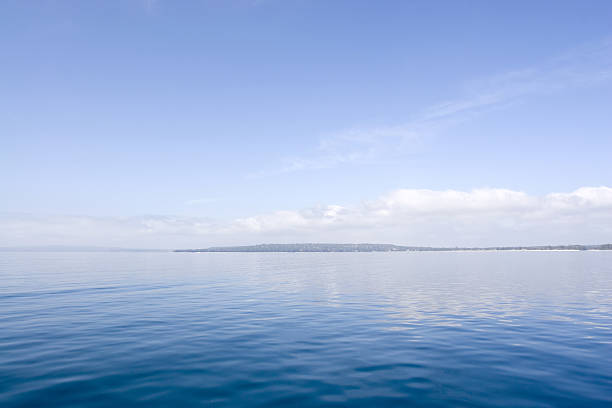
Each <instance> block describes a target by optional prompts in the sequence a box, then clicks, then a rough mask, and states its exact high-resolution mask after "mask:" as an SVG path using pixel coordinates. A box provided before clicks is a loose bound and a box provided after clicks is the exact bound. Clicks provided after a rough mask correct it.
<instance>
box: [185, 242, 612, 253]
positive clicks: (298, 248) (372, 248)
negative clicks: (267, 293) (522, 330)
mask: <svg viewBox="0 0 612 408" xmlns="http://www.w3.org/2000/svg"><path fill="white" fill-rule="evenodd" d="M609 250H612V244H600V245H537V246H536V245H534V246H512V247H501V246H500V247H459V248H457V247H454V248H453V247H415V246H402V245H394V244H319V243H305V244H258V245H244V246H228V247H210V248H201V249H175V250H174V251H173V252H189V253H194V252H195V253H200V252H486V251H489V252H492V251H525V252H526V251H556V252H558V251H609Z"/></svg>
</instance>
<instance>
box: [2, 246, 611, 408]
mask: <svg viewBox="0 0 612 408" xmlns="http://www.w3.org/2000/svg"><path fill="white" fill-rule="evenodd" d="M0 277H1V278H2V285H1V287H0V310H1V312H2V313H1V314H0V405H1V406H3V407H13V406H14V407H18V406H19V407H21V406H62V407H76V406H79V407H100V406H111V405H116V406H146V407H150V406H190V407H191V406H198V405H201V406H247V405H248V406H364V407H366V406H368V407H371V406H410V405H411V404H413V405H419V406H507V407H514V406H521V405H522V406H610V404H612V369H611V368H610V367H612V331H611V329H612V313H611V311H612V253H608V252H491V253H483V252H463V253H461V252H460V253H324V254H317V253H277V254H274V253H267V254H266V253H261V254H257V253H217V254H215V253H202V254H190V253H2V254H0Z"/></svg>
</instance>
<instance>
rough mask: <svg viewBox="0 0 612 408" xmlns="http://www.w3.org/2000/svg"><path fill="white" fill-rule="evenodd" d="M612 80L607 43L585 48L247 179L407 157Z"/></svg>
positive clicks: (477, 84) (357, 131)
mask: <svg viewBox="0 0 612 408" xmlns="http://www.w3.org/2000/svg"><path fill="white" fill-rule="evenodd" d="M610 80H612V38H606V39H605V40H603V41H600V42H597V43H593V44H588V45H584V46H583V47H580V48H576V49H573V50H570V51H568V52H566V53H565V54H563V55H561V56H558V57H556V58H554V59H551V60H549V61H546V62H544V63H542V64H540V65H538V66H534V67H530V68H526V69H521V70H515V71H510V72H505V73H502V74H499V75H495V76H491V77H487V78H482V79H478V80H474V81H470V82H468V83H466V84H465V85H464V95H463V96H462V97H460V98H457V99H451V100H447V101H443V102H441V103H439V104H436V105H433V106H430V107H427V108H425V109H423V110H422V111H421V112H419V113H417V114H415V115H414V116H413V117H412V118H411V119H409V120H408V121H407V122H405V123H403V124H400V125H394V126H386V127H376V128H354V129H348V130H343V131H339V132H334V133H331V134H329V135H328V136H325V137H323V138H322V139H321V140H320V142H319V144H318V146H316V148H315V149H314V152H313V153H312V154H310V155H306V156H295V157H286V158H285V159H283V162H282V164H281V166H280V167H279V168H277V169H276V170H272V171H261V172H258V173H253V174H251V175H250V176H251V177H261V176H266V175H271V174H278V173H287V172H293V171H300V170H315V169H325V168H332V167H336V166H339V165H343V164H350V163H372V162H377V161H381V160H388V159H390V158H393V157H397V156H398V155H406V154H409V153H411V152H412V151H413V150H414V149H415V148H418V146H419V144H420V143H422V142H423V141H424V140H427V138H428V137H430V136H433V135H436V134H439V133H441V132H442V131H443V130H445V129H448V128H450V127H452V126H453V125H456V124H458V123H462V122H466V121H470V120H473V119H475V118H477V117H479V116H481V115H483V114H485V113H487V112H490V111H492V110H497V109H502V108H504V107H506V106H508V105H511V104H513V103H516V102H518V101H521V100H523V99H525V98H528V97H530V96H534V95H542V94H550V93H555V92H561V91H563V90H567V89H570V88H576V87H583V86H589V85H594V84H598V83H602V82H605V81H610Z"/></svg>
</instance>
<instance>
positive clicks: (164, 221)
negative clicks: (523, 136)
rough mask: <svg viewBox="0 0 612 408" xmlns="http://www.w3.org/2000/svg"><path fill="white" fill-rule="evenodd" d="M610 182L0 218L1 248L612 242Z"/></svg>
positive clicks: (430, 191)
mask: <svg viewBox="0 0 612 408" xmlns="http://www.w3.org/2000/svg"><path fill="white" fill-rule="evenodd" d="M610 237H612V188H610V187H582V188H579V189H577V190H575V191H572V192H560V193H559V192H557V193H550V194H546V195H543V196H535V195H529V194H527V193H524V192H520V191H513V190H507V189H492V188H486V189H475V190H471V191H458V190H443V191H438V190H414V189H399V190H394V191H391V192H390V193H388V194H385V195H383V196H381V197H378V198H375V199H373V200H370V201H365V202H362V203H356V204H355V205H351V206H340V205H322V206H317V207H312V208H305V209H301V210H284V211H276V212H271V213H266V214H259V215H253V216H250V217H244V218H238V219H234V220H228V221H221V220H212V219H206V218H198V217H191V218H189V217H171V216H141V217H87V216H33V215H9V214H5V215H3V216H0V246H18V245H74V244H77V243H78V244H82V245H99V246H124V247H150V248H169V247H170V248H171V247H202V246H209V245H225V244H245V243H254V242H271V241H277V242H300V241H302V242H304V241H337V242H395V243H400V244H413V245H449V246H453V245H502V244H504V245H506V244H508V245H513V244H546V243H551V244H561V243H599V242H602V243H603V242H609V241H610Z"/></svg>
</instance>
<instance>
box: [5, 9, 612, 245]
mask: <svg viewBox="0 0 612 408" xmlns="http://www.w3.org/2000/svg"><path fill="white" fill-rule="evenodd" d="M611 22H612V2H610V1H607V0H605V1H593V0H585V1H559V0H555V1H538V2H533V1H511V2H510V1H508V2H491V1H476V0H474V1H431V0H428V1H384V2H381V1H360V0H351V1H340V0H339V1H323V0H320V1H318V0H282V1H281V0H225V1H221V0H197V1H196V0H193V1H187V0H185V1H169V0H121V1H119V0H105V1H86V2H85V1H58V0H32V1H28V2H24V1H19V0H4V1H2V2H0V74H1V75H0V191H1V198H0V246H8V247H12V246H37V245H96V246H121V247H132V248H198V247H206V246H214V245H239V244H254V243H260V242H377V243H396V244H406V245H434V246H465V245H470V246H471V245H539V244H566V243H607V242H612V160H611V157H612V24H611Z"/></svg>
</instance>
